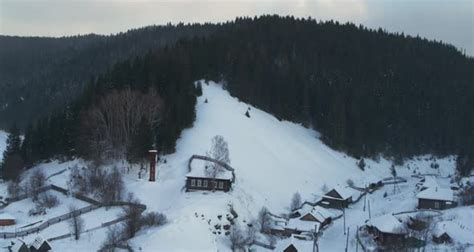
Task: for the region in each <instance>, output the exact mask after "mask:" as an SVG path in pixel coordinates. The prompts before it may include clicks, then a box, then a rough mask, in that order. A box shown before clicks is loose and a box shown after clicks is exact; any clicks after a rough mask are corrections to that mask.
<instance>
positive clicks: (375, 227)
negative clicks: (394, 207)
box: [366, 214, 408, 245]
mask: <svg viewBox="0 0 474 252" xmlns="http://www.w3.org/2000/svg"><path fill="white" fill-rule="evenodd" d="M366 227H367V231H368V232H369V233H370V234H372V236H373V237H374V240H375V241H377V242H379V243H380V244H382V245H394V244H400V243H401V242H405V241H406V238H407V234H408V233H407V231H406V229H405V228H404V225H403V223H402V222H400V221H399V220H398V219H397V218H395V216H393V215H392V214H385V215H382V216H378V217H375V218H372V219H370V220H368V221H367V222H366Z"/></svg>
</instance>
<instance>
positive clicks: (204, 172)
mask: <svg viewBox="0 0 474 252" xmlns="http://www.w3.org/2000/svg"><path fill="white" fill-rule="evenodd" d="M188 168H189V172H188V173H187V174H186V191H188V192H189V191H199V190H204V191H224V192H228V191H229V190H231V189H232V183H233V182H234V179H235V176H234V170H233V168H232V167H230V166H229V165H228V164H224V163H222V162H219V161H217V160H214V159H211V158H209V157H205V156H198V155H193V156H192V157H191V158H190V160H189V165H188Z"/></svg>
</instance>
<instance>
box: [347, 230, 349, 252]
mask: <svg viewBox="0 0 474 252" xmlns="http://www.w3.org/2000/svg"><path fill="white" fill-rule="evenodd" d="M348 245H349V227H347V236H346V252H347V246H348Z"/></svg>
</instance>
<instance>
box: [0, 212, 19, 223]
mask: <svg viewBox="0 0 474 252" xmlns="http://www.w3.org/2000/svg"><path fill="white" fill-rule="evenodd" d="M15 223H16V218H15V217H13V216H12V215H10V214H9V213H1V214H0V226H11V225H15Z"/></svg>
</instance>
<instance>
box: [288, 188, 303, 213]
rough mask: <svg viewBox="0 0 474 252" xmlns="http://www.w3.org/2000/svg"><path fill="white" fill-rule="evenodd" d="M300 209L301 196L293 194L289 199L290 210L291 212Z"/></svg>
mask: <svg viewBox="0 0 474 252" xmlns="http://www.w3.org/2000/svg"><path fill="white" fill-rule="evenodd" d="M300 207H301V195H300V194H299V192H295V194H293V197H292V198H291V204H290V210H291V211H292V212H293V211H295V210H296V209H298V208H300Z"/></svg>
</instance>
